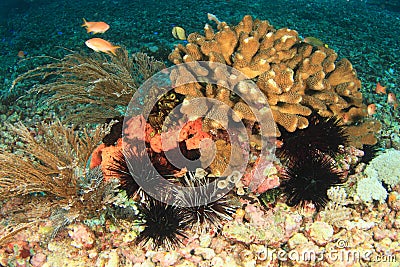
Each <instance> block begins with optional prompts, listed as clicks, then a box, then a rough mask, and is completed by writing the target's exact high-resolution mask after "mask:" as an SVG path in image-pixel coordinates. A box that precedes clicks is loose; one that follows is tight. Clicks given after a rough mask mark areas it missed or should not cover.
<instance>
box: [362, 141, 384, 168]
mask: <svg viewBox="0 0 400 267" xmlns="http://www.w3.org/2000/svg"><path fill="white" fill-rule="evenodd" d="M362 150H363V152H364V156H363V157H362V158H361V162H364V163H365V164H368V163H369V162H370V161H371V160H373V159H374V158H375V157H376V156H377V154H378V152H379V151H380V148H379V146H378V145H377V144H375V145H363V149H362Z"/></svg>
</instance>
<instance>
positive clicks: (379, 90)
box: [375, 82, 386, 95]
mask: <svg viewBox="0 0 400 267" xmlns="http://www.w3.org/2000/svg"><path fill="white" fill-rule="evenodd" d="M375 93H377V94H379V95H382V94H383V95H386V86H382V85H381V84H380V83H379V82H378V83H377V84H376V88H375Z"/></svg>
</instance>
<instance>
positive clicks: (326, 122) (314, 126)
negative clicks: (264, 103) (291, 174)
mask: <svg viewBox="0 0 400 267" xmlns="http://www.w3.org/2000/svg"><path fill="white" fill-rule="evenodd" d="M308 121H309V125H308V127H307V128H305V129H298V130H296V131H295V132H293V133H290V132H287V131H286V130H285V129H283V127H280V128H279V130H280V131H281V137H280V140H281V141H282V142H283V145H282V146H281V147H280V148H278V149H277V151H276V154H277V156H278V157H279V158H280V159H281V160H283V161H289V162H294V161H298V160H301V159H303V158H307V157H312V156H314V155H316V154H318V153H324V154H328V155H331V156H333V155H335V154H337V153H338V152H339V147H340V146H341V145H343V146H345V145H346V144H347V143H348V135H347V134H346V132H345V129H346V128H345V126H343V125H340V124H339V120H337V119H336V118H335V117H330V118H324V117H322V116H320V115H319V114H318V113H313V114H311V115H310V116H309V117H308Z"/></svg>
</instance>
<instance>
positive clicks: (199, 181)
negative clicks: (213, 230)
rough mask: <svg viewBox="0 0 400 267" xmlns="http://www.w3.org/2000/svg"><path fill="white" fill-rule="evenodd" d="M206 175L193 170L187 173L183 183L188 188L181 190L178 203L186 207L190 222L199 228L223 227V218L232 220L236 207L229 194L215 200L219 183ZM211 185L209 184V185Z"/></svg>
mask: <svg viewBox="0 0 400 267" xmlns="http://www.w3.org/2000/svg"><path fill="white" fill-rule="evenodd" d="M210 182H211V180H210V179H209V178H206V177H201V178H198V177H195V176H194V174H193V173H192V172H188V173H186V175H185V177H184V181H183V184H184V185H185V187H187V188H188V189H187V190H184V191H181V192H179V194H178V195H179V196H180V197H179V198H178V202H177V205H181V206H184V207H185V210H186V211H187V212H188V214H189V216H190V217H189V224H190V225H192V226H193V227H195V228H197V229H199V227H200V226H203V227H204V229H207V228H208V227H209V226H211V225H214V226H215V227H217V228H221V222H222V221H223V220H231V219H232V214H233V213H234V212H235V210H236V208H235V207H234V205H233V204H232V202H231V201H230V199H229V197H228V195H223V196H222V197H220V198H217V199H216V200H214V198H213V196H216V194H218V190H219V189H218V188H217V183H215V182H211V183H210ZM207 185H209V186H207Z"/></svg>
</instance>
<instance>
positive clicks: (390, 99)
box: [387, 92, 399, 109]
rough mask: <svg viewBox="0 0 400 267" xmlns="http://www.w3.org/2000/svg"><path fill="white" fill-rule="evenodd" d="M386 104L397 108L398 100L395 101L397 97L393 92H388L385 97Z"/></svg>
mask: <svg viewBox="0 0 400 267" xmlns="http://www.w3.org/2000/svg"><path fill="white" fill-rule="evenodd" d="M387 102H388V104H393V107H394V108H395V109H397V107H398V106H399V102H398V101H397V97H396V95H395V94H394V93H392V92H390V93H389V94H388V97H387Z"/></svg>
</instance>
